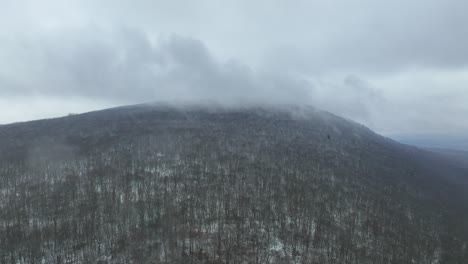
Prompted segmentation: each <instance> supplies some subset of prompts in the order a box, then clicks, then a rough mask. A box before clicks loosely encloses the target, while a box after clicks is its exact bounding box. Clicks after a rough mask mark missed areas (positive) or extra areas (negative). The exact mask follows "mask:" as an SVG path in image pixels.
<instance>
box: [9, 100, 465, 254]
mask: <svg viewBox="0 0 468 264" xmlns="http://www.w3.org/2000/svg"><path fill="white" fill-rule="evenodd" d="M465 176H467V174H466V170H464V169H463V168H456V167H452V166H451V165H450V163H447V162H445V161H444V160H440V159H439V158H438V156H435V155H433V154H432V153H431V152H427V151H424V150H421V149H418V148H413V147H410V146H407V145H403V144H399V143H397V142H395V141H393V140H391V139H388V138H385V137H383V136H380V135H378V134H376V133H374V132H373V131H371V130H370V129H368V128H366V127H364V126H362V125H359V124H357V123H354V122H349V121H347V120H346V119H343V118H340V117H337V116H335V115H333V114H329V113H327V112H323V111H320V110H317V109H315V108H307V107H306V108H301V107H292V110H291V108H290V107H288V106H283V107H279V108H278V107H265V106H261V107H251V106H249V107H242V108H236V109H232V108H228V109H226V108H224V109H223V108H221V109H220V108H219V107H215V108H208V109H207V108H206V107H205V106H195V107H194V106H184V107H179V108H178V107H174V106H167V105H165V106H161V105H154V104H143V105H136V106H126V107H118V108H113V109H108V110H103V111H94V112H91V113H85V114H79V115H72V116H68V117H63V118H58V119H49V120H41V121H33V122H29V123H19V124H11V125H6V126H2V127H0V180H1V184H0V186H2V187H1V188H0V198H1V199H0V201H4V202H3V203H1V204H0V209H2V212H3V213H2V214H0V223H1V225H0V237H2V240H0V243H1V244H2V245H6V246H5V247H4V248H3V250H2V249H0V262H1V261H2V260H3V262H5V263H6V261H9V260H13V259H14V260H19V259H21V258H23V259H25V261H27V262H33V261H36V262H40V261H46V262H51V261H52V260H54V261H56V262H58V263H61V262H65V261H64V259H62V258H63V257H67V258H68V259H70V260H72V261H75V262H87V263H97V262H98V261H102V262H109V263H123V262H125V263H151V262H152V261H156V262H159V263H187V262H192V263H242V262H244V263H245V262H255V261H256V262H257V263H303V262H306V263H337V262H338V263H413V262H417V263H463V261H464V260H465V259H466V258H467V257H468V250H467V249H466V246H464V245H466V243H468V227H467V225H466V224H465V222H464V220H465V219H468V218H467V216H468V212H467V211H466V208H467V203H466V201H467V199H466V198H467V196H466V194H465V193H464V191H465V190H466V187H467V186H468V185H467V179H468V177H465ZM13 194H15V195H13ZM68 215H72V216H73V217H72V218H70V217H69V216H68ZM27 223H32V224H27ZM45 245H50V246H52V247H54V248H56V249H55V250H50V248H49V247H47V246H45ZM0 248H2V247H0ZM24 256H27V257H24ZM2 258H3V259H2ZM58 259H60V261H59V260H58Z"/></svg>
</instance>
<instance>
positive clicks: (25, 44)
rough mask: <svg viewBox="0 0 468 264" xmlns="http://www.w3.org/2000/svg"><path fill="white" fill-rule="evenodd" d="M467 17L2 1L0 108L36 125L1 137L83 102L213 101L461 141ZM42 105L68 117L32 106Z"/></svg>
mask: <svg viewBox="0 0 468 264" xmlns="http://www.w3.org/2000/svg"><path fill="white" fill-rule="evenodd" d="M466 9H468V2H466V1H458V0H448V1H437V0H415V1H410V2H408V1H403V0H396V1H374V0H363V1H344V0H333V1H305V0H295V1H281V0H273V1H267V0H259V1H247V0H235V1H234V0H232V1H231V0H227V1H223V3H222V4H220V3H219V2H218V1H213V0H200V1H194V2H192V1H189V2H187V1H182V0H174V1H170V2H168V1H158V0H155V1H153V0H151V1H150V0H141V1H138V2H135V1H129V0H117V1H110V0H103V1H91V0H79V1H78V0H70V1H67V2H66V3H64V2H63V1H59V0H45V1H41V2H40V3H38V2H37V1H33V0H15V1H13V0H6V1H4V3H3V2H2V9H0V100H3V102H10V101H11V102H15V104H16V105H17V106H18V107H16V108H15V109H18V108H20V107H19V105H20V104H21V102H23V103H22V104H23V105H24V108H25V109H30V107H29V106H30V105H32V106H33V107H36V109H35V111H31V112H34V113H38V114H36V115H30V114H26V113H25V111H23V112H22V114H16V115H14V116H15V117H14V118H12V116H13V114H9V116H10V117H8V118H3V119H2V118H0V123H1V122H3V123H4V122H9V121H10V120H27V119H29V118H36V117H37V116H38V115H39V116H41V117H43V116H47V117H48V116H54V115H64V114H67V112H69V110H68V108H67V105H75V103H76V102H82V101H86V102H87V103H85V105H89V106H90V109H91V108H92V109H94V108H95V106H97V104H99V105H101V106H102V108H104V107H107V106H109V105H123V104H132V103H141V102H147V101H166V102H167V101H169V102H174V101H184V102H187V101H205V102H206V101H208V102H217V103H222V104H240V103H243V104H254V103H272V104H312V105H315V106H317V107H319V108H323V109H325V110H329V111H332V112H334V113H336V114H338V115H342V116H345V117H347V118H350V119H353V120H357V121H359V122H362V123H364V124H365V125H368V126H370V127H371V128H373V129H375V130H377V131H378V132H384V133H393V132H395V131H405V133H410V132H411V131H413V132H418V133H419V132H421V131H425V132H427V133H429V132H431V131H432V132H435V131H437V132H444V131H446V132H448V131H450V132H453V131H459V132H463V131H464V132H466V131H468V128H467V127H466V125H463V124H468V120H466V116H468V112H467V110H466V103H464V102H466V101H467V100H468V93H467V92H466V89H465V87H466V85H467V83H468V79H467V78H466V76H468V74H467V73H468V53H466V52H464V50H465V48H464V47H465V46H468V31H467V28H466V27H464V26H463V25H466V24H468V16H466V15H465V10H466ZM19 98H22V99H19ZM28 98H31V99H28ZM34 98H36V99H34ZM37 98H40V99H37ZM47 98H50V100H51V101H52V102H55V101H56V100H61V101H62V104H61V105H60V107H58V105H56V106H57V108H56V110H55V111H51V109H49V108H48V107H45V105H46V103H36V104H31V103H30V102H31V101H35V102H37V101H41V102H46V101H47V100H48V99H47ZM21 100H22V101H21ZM10 105H11V104H10ZM91 106H93V107H91ZM6 107H7V106H6V105H5V104H4V105H3V106H0V112H5V111H6V110H5V109H6ZM28 107H29V108H28ZM61 107H63V108H61ZM86 109H87V108H86V107H83V108H80V110H81V111H86ZM70 110H73V109H70ZM18 111H20V110H18ZM20 113H21V111H20ZM41 113H42V114H41ZM4 116H5V114H4ZM15 118H16V119H15Z"/></svg>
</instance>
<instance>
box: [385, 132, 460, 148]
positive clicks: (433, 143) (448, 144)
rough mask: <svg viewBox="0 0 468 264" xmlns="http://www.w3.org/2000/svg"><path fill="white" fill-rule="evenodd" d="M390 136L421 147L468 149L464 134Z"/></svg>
mask: <svg viewBox="0 0 468 264" xmlns="http://www.w3.org/2000/svg"><path fill="white" fill-rule="evenodd" d="M390 137H391V138H392V139H395V140H396V141H398V142H401V143H404V144H409V145H414V146H418V147H421V148H430V149H453V150H460V151H468V137H467V136H466V135H463V136H462V135H452V134H448V135H444V134H435V135H431V134H428V135H421V134H394V135H391V136H390Z"/></svg>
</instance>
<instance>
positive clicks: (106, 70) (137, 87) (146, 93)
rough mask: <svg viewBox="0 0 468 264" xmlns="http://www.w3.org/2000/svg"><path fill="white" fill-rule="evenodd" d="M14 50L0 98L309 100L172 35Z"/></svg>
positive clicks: (77, 37) (94, 31)
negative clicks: (17, 66) (13, 66)
mask: <svg viewBox="0 0 468 264" xmlns="http://www.w3.org/2000/svg"><path fill="white" fill-rule="evenodd" d="M37 39H40V42H39V43H36V42H35V41H36V40H37ZM19 42H22V43H25V44H24V45H23V47H22V48H21V50H17V51H16V52H17V54H16V56H15V55H13V56H15V57H16V58H17V59H22V60H23V61H19V62H18V61H17V63H19V64H20V65H21V69H15V70H14V72H10V73H11V74H10V75H9V74H8V73H5V74H3V75H1V76H0V81H1V82H3V83H9V85H3V86H2V87H1V88H0V92H1V93H2V94H6V95H7V94H13V95H28V94H33V93H35V92H38V93H40V94H41V95H50V96H82V97H91V98H99V99H107V100H111V101H117V102H122V103H138V102H142V101H200V100H205V101H216V102H219V103H242V102H246V103H249V102H251V103H258V102H271V103H304V102H306V101H305V100H307V98H308V93H309V92H310V91H309V88H310V87H308V84H307V83H306V82H302V83H301V82H298V81H296V80H294V79H290V78H288V76H287V75H286V74H281V75H278V74H272V73H267V72H261V73H258V72H254V71H253V70H252V69H251V68H249V67H248V66H246V65H243V64H242V63H240V62H236V61H234V60H229V61H226V62H222V61H219V60H218V59H216V58H214V57H213V56H212V54H211V53H210V51H209V50H208V49H207V48H206V47H205V45H204V44H203V43H202V42H201V41H199V40H196V39H193V38H187V37H181V36H177V35H174V36H171V37H169V38H167V39H159V40H155V41H152V40H151V39H150V38H149V37H148V36H147V35H146V34H145V33H143V32H140V31H137V30H133V29H129V28H124V29H118V30H113V31H111V32H108V31H103V30H100V29H99V28H87V29H86V30H79V31H72V32H70V31H67V32H60V33H54V34H53V35H48V36H46V37H44V36H39V37H35V38H34V39H30V40H21V41H19ZM24 51H27V53H28V54H27V55H26V54H21V53H22V52H24ZM10 52H11V51H10ZM32 61H33V63H31V62H32ZM18 70H20V71H21V72H18ZM24 77H27V79H28V81H27V83H25V82H24Z"/></svg>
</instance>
